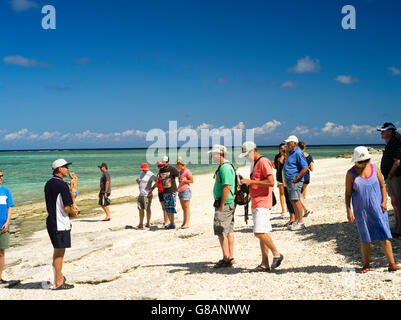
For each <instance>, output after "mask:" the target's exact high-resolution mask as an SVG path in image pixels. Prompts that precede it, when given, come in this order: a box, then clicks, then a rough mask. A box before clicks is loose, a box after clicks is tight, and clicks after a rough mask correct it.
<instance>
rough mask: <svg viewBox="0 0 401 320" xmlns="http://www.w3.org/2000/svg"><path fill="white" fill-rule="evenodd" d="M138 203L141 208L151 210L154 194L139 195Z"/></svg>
mask: <svg viewBox="0 0 401 320" xmlns="http://www.w3.org/2000/svg"><path fill="white" fill-rule="evenodd" d="M137 204H138V209H139V210H149V209H150V206H151V204H152V196H139V197H138V201H137Z"/></svg>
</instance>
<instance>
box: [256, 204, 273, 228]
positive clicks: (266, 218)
mask: <svg viewBox="0 0 401 320" xmlns="http://www.w3.org/2000/svg"><path fill="white" fill-rule="evenodd" d="M270 214H271V209H267V208H255V209H252V216H253V233H269V232H270V231H272V230H273V228H272V225H271V223H270Z"/></svg>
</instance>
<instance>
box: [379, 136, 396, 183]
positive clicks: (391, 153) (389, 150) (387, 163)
mask: <svg viewBox="0 0 401 320" xmlns="http://www.w3.org/2000/svg"><path fill="white" fill-rule="evenodd" d="M394 159H399V160H401V141H400V140H399V139H397V138H396V137H394V136H393V137H392V138H391V139H390V141H389V142H388V143H387V145H386V148H385V149H384V151H383V158H382V161H381V163H380V171H381V172H382V174H383V177H384V179H387V176H388V175H389V173H390V171H391V168H392V167H393V164H394ZM395 175H396V176H401V166H399V167H398V169H397V171H396V172H395Z"/></svg>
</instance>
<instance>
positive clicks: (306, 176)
mask: <svg viewBox="0 0 401 320" xmlns="http://www.w3.org/2000/svg"><path fill="white" fill-rule="evenodd" d="M305 159H306V162H307V163H308V166H309V165H310V164H311V163H312V162H313V158H312V156H311V155H310V154H308V156H307V157H306V158H305ZM309 180H310V170H309V169H308V171H306V173H305V174H304V181H309Z"/></svg>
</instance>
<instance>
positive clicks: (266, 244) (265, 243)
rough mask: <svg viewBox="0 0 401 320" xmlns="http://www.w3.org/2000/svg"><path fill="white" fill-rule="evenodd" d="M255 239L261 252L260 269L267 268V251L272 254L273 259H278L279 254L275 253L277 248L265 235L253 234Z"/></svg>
mask: <svg viewBox="0 0 401 320" xmlns="http://www.w3.org/2000/svg"><path fill="white" fill-rule="evenodd" d="M254 235H255V237H256V238H258V239H259V242H260V249H261V251H262V263H261V266H262V267H265V268H267V267H269V249H270V250H271V251H272V253H273V257H276V258H277V257H279V256H280V253H279V252H278V251H277V248H276V246H275V244H274V242H273V240H272V238H271V237H270V236H269V235H268V234H267V233H255V234H254Z"/></svg>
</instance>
